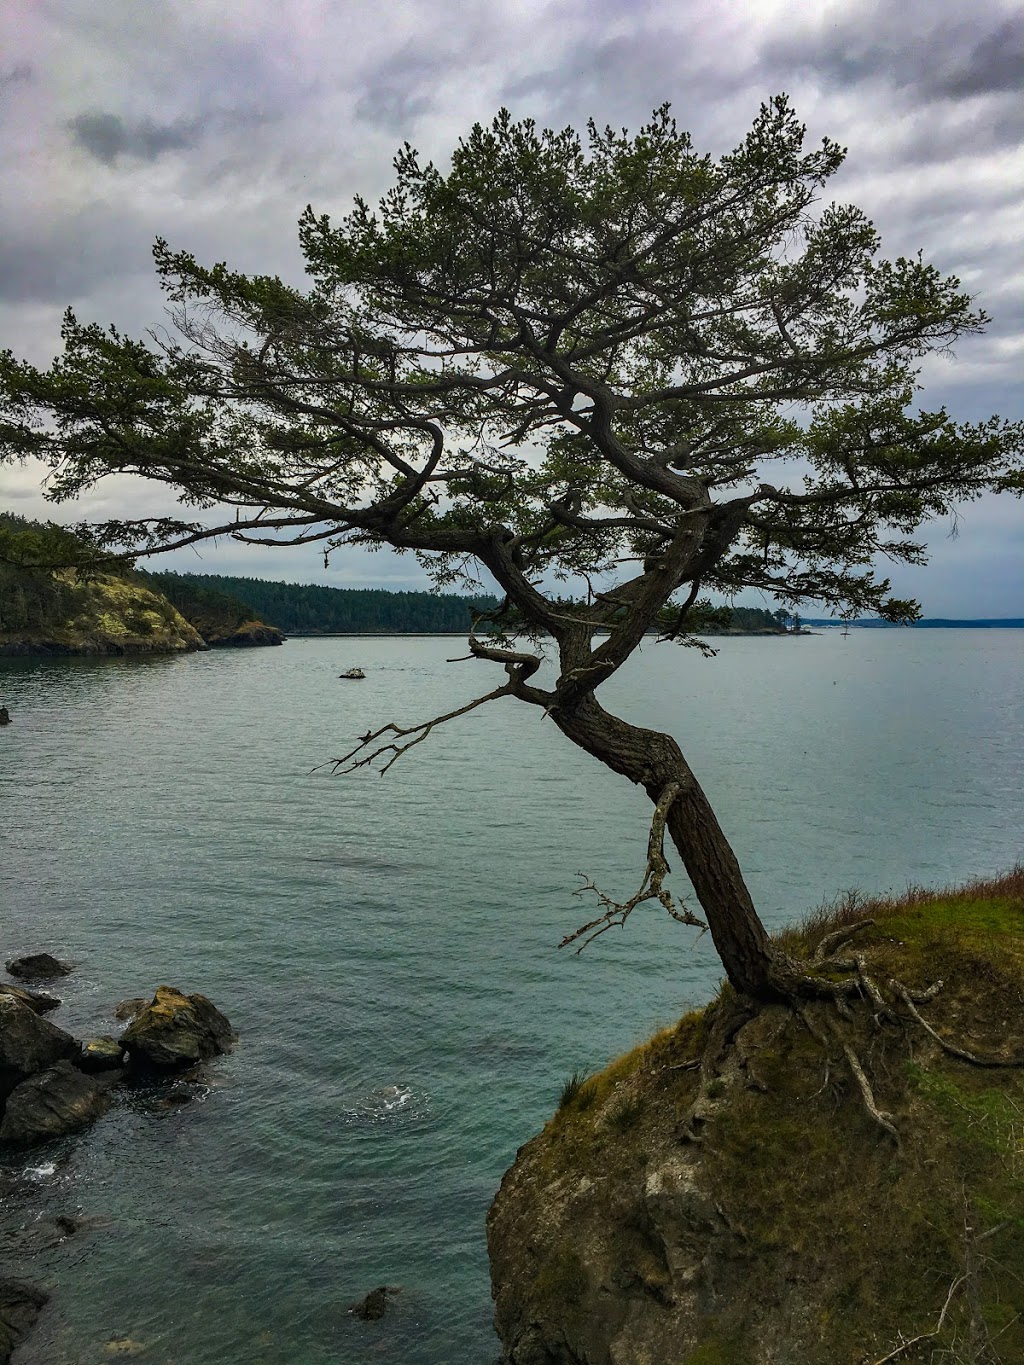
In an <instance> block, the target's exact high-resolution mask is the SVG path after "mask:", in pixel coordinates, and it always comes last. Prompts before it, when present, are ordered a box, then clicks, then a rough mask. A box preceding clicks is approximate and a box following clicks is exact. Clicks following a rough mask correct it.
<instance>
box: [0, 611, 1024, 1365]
mask: <svg viewBox="0 0 1024 1365" xmlns="http://www.w3.org/2000/svg"><path fill="white" fill-rule="evenodd" d="M460 652H462V650H461V648H460V645H459V642H458V641H455V640H438V639H425V638H418V639H409V638H405V639H372V640H367V639H360V640H351V639H349V640H342V639H332V640H319V641H311V640H296V641H292V642H290V643H289V644H288V645H286V646H285V647H284V648H282V649H263V650H256V651H252V652H245V651H242V652H223V653H211V654H205V655H194V656H189V657H185V658H158V659H148V660H116V659H112V660H94V661H91V660H68V661H52V662H50V661H32V662H29V661H16V660H0V702H2V703H6V704H7V705H8V706H9V707H10V710H11V714H12V716H13V719H14V724H13V725H11V726H10V727H9V728H7V729H6V730H4V731H0V801H2V808H0V931H2V932H0V948H2V949H3V952H2V954H0V955H2V956H3V957H7V956H10V955H11V953H13V952H16V951H22V950H25V951H27V950H34V949H42V948H46V949H49V950H50V951H54V952H57V953H59V954H62V955H66V956H69V957H71V958H72V959H74V960H75V961H76V962H77V963H78V970H77V971H76V973H75V975H74V976H72V977H70V978H68V980H67V982H66V983H62V991H61V993H62V994H63V996H64V998H65V1006H64V1008H63V1010H62V1011H61V1012H60V1013H59V1014H58V1015H56V1016H55V1021H56V1022H58V1023H61V1024H62V1025H63V1026H64V1027H66V1028H69V1029H71V1030H72V1031H74V1032H76V1033H77V1034H83V1033H95V1032H108V1031H112V1030H113V1029H115V1028H116V1027H117V1026H116V1025H115V1024H114V1022H113V1020H112V1017H111V1011H112V1008H113V1006H114V1004H115V1003H116V1002H117V1001H118V1000H120V999H122V998H123V997H125V996H128V995H137V994H146V993H148V992H150V991H151V990H152V989H153V988H154V987H155V986H156V985H158V984H160V983H161V982H168V983H170V984H173V985H177V986H181V987H182V988H184V989H186V990H189V991H192V990H199V991H202V992H204V993H205V994H207V995H209V996H210V997H211V998H212V999H213V1000H214V1001H215V1003H217V1004H218V1005H219V1006H220V1007H221V1008H222V1009H223V1010H224V1011H225V1012H226V1013H227V1014H228V1015H229V1016H230V1018H231V1020H232V1022H233V1023H234V1025H235V1026H236V1028H238V1030H239V1032H240V1034H241V1040H240V1043H239V1046H238V1048H237V1049H236V1051H235V1052H234V1053H233V1054H232V1055H231V1056H230V1057H228V1058H224V1059H220V1060H219V1061H218V1062H217V1063H216V1064H215V1065H214V1066H213V1067H212V1068H211V1072H210V1081H211V1084H210V1087H209V1092H208V1094H206V1095H205V1097H204V1098H203V1100H202V1101H201V1102H199V1103H194V1104H192V1105H190V1106H187V1107H185V1108H183V1109H181V1110H180V1111H178V1112H176V1113H168V1114H167V1115H166V1116H163V1117H158V1116H157V1115H156V1114H155V1113H153V1112H151V1111H147V1110H146V1109H145V1108H144V1107H142V1106H140V1105H138V1104H131V1103H128V1102H122V1103H119V1104H117V1105H115V1107H114V1108H113V1109H112V1111H111V1112H110V1114H109V1115H108V1116H107V1117H106V1118H104V1119H103V1120H101V1121H100V1123H99V1124H98V1125H97V1126H96V1127H95V1128H94V1129H93V1130H92V1131H91V1132H90V1133H88V1134H87V1135H85V1136H84V1137H82V1138H79V1139H78V1140H76V1141H70V1142H68V1143H65V1144H59V1145H56V1146H54V1147H52V1148H49V1149H46V1150H44V1151H42V1152H39V1153H34V1154H33V1155H32V1157H31V1160H22V1161H16V1162H13V1163H12V1162H8V1163H7V1164H8V1166H9V1167H12V1168H13V1169H15V1170H16V1171H18V1172H25V1171H26V1168H28V1167H31V1168H33V1169H32V1170H31V1171H29V1172H28V1173H27V1174H26V1180H27V1181H28V1182H30V1185H31V1190H32V1195H31V1198H32V1202H33V1206H34V1207H37V1208H39V1209H43V1210H45V1211H48V1212H60V1211H72V1212H74V1211H76V1210H78V1211H80V1212H82V1213H83V1214H85V1215H88V1216H90V1217H92V1218H96V1219H97V1220H100V1221H99V1225H98V1226H97V1227H96V1230H95V1231H93V1232H90V1233H83V1234H80V1235H79V1236H78V1237H76V1238H73V1239H71V1241H69V1242H68V1243H67V1245H66V1247H65V1248H64V1249H62V1250H61V1251H59V1252H54V1253H50V1254H49V1259H47V1258H46V1257H45V1256H44V1257H41V1258H40V1259H39V1260H38V1261H37V1263H36V1266H35V1270H34V1272H33V1273H36V1274H38V1275H40V1276H43V1277H46V1276H49V1278H50V1281H51V1283H53V1284H55V1285H56V1286H57V1293H56V1296H55V1301H54V1308H53V1311H52V1312H51V1313H50V1315H49V1320H48V1323H47V1326H46V1329H45V1331H44V1332H43V1333H42V1334H41V1335H40V1336H39V1337H37V1338H36V1340H35V1343H34V1344H33V1345H32V1347H31V1348H30V1350H29V1351H27V1352H26V1353H25V1359H26V1360H27V1361H31V1360H37V1361H44V1360H45V1361H47V1362H49V1363H50V1365H57V1363H58V1362H68V1363H71V1362H74V1365H79V1363H81V1365H85V1363H86V1362H89V1365H93V1362H96V1361H97V1360H99V1359H101V1358H103V1357H102V1345H103V1343H105V1342H107V1341H108V1339H109V1338H110V1337H111V1336H119V1335H127V1336H129V1337H131V1338H133V1339H134V1340H136V1341H138V1342H140V1343H143V1344H144V1345H145V1346H146V1347H147V1350H146V1352H145V1354H144V1355H142V1356H141V1357H140V1358H141V1359H144V1360H146V1361H153V1362H159V1365H164V1362H176V1365H242V1363H243V1362H244V1363H245V1365H257V1363H259V1362H262V1363H263V1365H363V1363H364V1362H368V1361H374V1360H378V1359H379V1360H381V1361H394V1362H397V1363H398V1365H490V1362H492V1361H493V1360H494V1359H495V1358H496V1356H497V1354H498V1352H497V1346H496V1339H495V1338H494V1336H493V1332H492V1329H491V1308H490V1301H489V1292H488V1280H487V1262H486V1250H485V1242H484V1218H485V1215H486V1211H487V1207H488V1204H489V1202H490V1200H491V1198H492V1196H493V1193H494V1190H495V1188H496V1186H497V1183H498V1181H499V1180H500V1177H501V1174H502V1172H503V1171H504V1170H505V1169H506V1168H507V1166H508V1165H509V1164H510V1163H511V1161H512V1159H513V1157H514V1155H515V1150H516V1147H517V1146H518V1145H519V1144H520V1143H522V1142H523V1141H525V1140H526V1138H528V1137H529V1136H530V1135H531V1134H532V1133H533V1132H535V1131H536V1130H537V1129H538V1128H539V1127H540V1126H541V1125H542V1123H543V1122H544V1120H545V1119H546V1117H547V1116H548V1115H549V1114H550V1112H551V1110H552V1107H553V1105H554V1104H555V1102H556V1099H557V1095H558V1091H559V1088H560V1085H561V1082H562V1081H563V1080H564V1078H565V1077H566V1076H567V1075H568V1074H569V1073H570V1072H571V1071H572V1070H573V1069H574V1068H579V1069H592V1068H594V1067H597V1066H599V1065H601V1064H603V1063H604V1062H605V1061H606V1060H608V1059H609V1058H610V1057H612V1056H614V1055H616V1054H618V1053H620V1052H622V1051H623V1050H625V1049H626V1048H628V1047H630V1046H632V1045H633V1044H634V1043H635V1042H637V1041H638V1040H640V1039H641V1038H643V1037H645V1036H647V1035H648V1034H649V1033H650V1032H651V1031H652V1030H653V1029H655V1028H656V1027H658V1026H660V1025H662V1024H664V1023H667V1022H669V1021H671V1020H672V1019H674V1018H675V1017H676V1016H677V1015H678V1014H679V1013H680V1012H682V1011H683V1010H685V1009H686V1008H688V1007H690V1006H693V1005H695V1004H698V1003H701V1002H702V1001H704V1000H705V999H706V998H707V997H708V995H709V994H710V993H711V991H712V990H713V988H714V986H715V984H716V982H717V980H718V978H719V975H720V971H719V968H718V964H717V961H716V959H715V957H714V954H713V950H712V949H711V947H710V944H709V942H708V941H707V939H706V938H705V939H703V940H701V941H700V942H698V943H697V944H696V945H694V943H693V937H692V933H691V932H690V931H687V930H684V929H683V928H682V927H681V926H678V925H675V924H673V923H672V922H670V921H669V920H667V918H665V917H664V916H662V917H660V918H659V916H658V914H656V913H655V912H654V911H649V912H644V911H638V912H637V914H636V915H635V916H634V917H633V919H632V921H631V922H630V925H629V927H628V929H627V930H626V931H625V932H623V933H612V934H607V935H605V936H604V937H603V938H602V939H600V940H599V941H598V942H597V943H595V944H594V945H593V946H592V947H590V948H589V949H588V950H587V952H586V953H584V954H583V955H582V956H581V957H571V956H566V955H565V953H564V952H562V953H559V952H558V951H556V947H555V945H556V944H557V942H558V940H559V938H560V937H561V936H562V934H563V933H564V932H565V931H566V930H567V929H569V928H572V927H575V925H576V924H578V923H580V922H581V921H582V920H583V919H584V918H589V913H588V911H590V907H589V906H588V905H587V904H585V903H581V902H578V901H574V900H573V899H572V896H571V894H570V893H571V891H572V888H573V887H574V886H575V885H576V875H575V874H576V873H577V872H579V871H585V872H586V873H587V874H588V875H589V876H592V877H593V878H594V879H595V880H596V881H597V882H598V883H599V884H600V885H601V886H603V887H606V888H607V889H608V890H610V891H612V892H614V893H616V894H618V893H622V894H623V895H628V894H629V893H630V892H631V891H632V890H634V889H635V884H636V881H637V878H638V876H639V873H640V870H641V867H642V863H643V855H644V844H645V839H646V830H647V821H648V817H649V811H648V808H647V805H646V802H645V799H644V798H643V796H642V795H641V794H639V793H637V792H636V791H634V790H633V789H632V788H631V787H629V785H628V784H626V783H625V782H624V781H623V780H622V779H620V778H617V777H615V776H614V775H612V774H610V773H607V772H605V771H604V770H602V769H601V768H600V767H599V766H598V765H597V764H596V763H594V762H593V761H592V760H590V759H588V758H587V757H586V756H585V755H583V754H581V753H578V752H577V751H575V750H573V749H572V748H571V747H570V746H569V744H568V743H567V742H566V741H565V740H563V739H562V738H561V736H559V735H558V734H557V732H556V731H555V730H554V728H553V727H552V725H551V723H550V721H545V720H544V719H543V718H542V717H541V716H540V715H539V714H535V713H534V712H533V711H532V710H530V709H529V708H526V707H523V706H519V705H517V704H515V703H513V702H510V701H501V702H498V703H496V704H494V705H491V706H488V707H487V708H485V709H484V710H482V711H481V712H478V713H475V714H473V715H470V716H468V717H465V718H463V719H462V720H460V721H457V722H455V723H454V724H452V725H451V726H448V727H445V728H444V729H442V730H440V731H438V732H436V733H435V734H434V735H433V736H432V737H431V738H430V740H429V741H428V742H427V743H426V744H424V745H421V746H420V747H419V748H417V749H416V750H414V751H413V752H412V753H410V754H409V755H408V756H407V757H406V758H405V759H403V760H402V761H401V762H400V763H399V764H398V765H397V766H396V767H395V768H394V769H392V771H391V772H390V773H389V774H388V775H387V777H385V778H384V779H383V780H381V779H380V778H378V777H377V776H375V775H374V774H370V773H361V774H355V775H353V776H349V777H346V778H337V777H332V776H330V774H329V772H328V771H327V770H321V771H319V772H314V773H312V774H311V773H310V769H312V768H313V767H314V766H315V765H317V764H319V763H322V762H323V761H324V760H325V759H328V758H330V757H332V756H333V755H336V754H338V753H341V752H343V751H344V750H345V749H347V748H348V747H350V746H351V743H352V742H353V737H354V736H357V735H358V734H359V733H361V732H363V731H365V730H366V729H368V728H370V727H373V726H376V725H378V724H380V723H381V722H382V721H384V720H387V719H396V720H398V721H400V722H408V721H413V720H417V719H421V718H425V717H428V716H430V715H432V714H434V713H435V712H437V711H441V710H447V709H449V708H450V707H452V706H453V705H456V704H458V703H459V702H460V701H462V700H464V699H468V698H469V697H470V696H472V695H473V694H474V693H476V692H480V691H485V690H487V688H488V687H490V686H492V685H493V682H492V681H491V677H492V673H491V672H490V671H489V670H488V668H487V666H484V665H480V664H477V663H457V664H446V663H445V662H444V661H445V658H446V656H448V655H451V654H457V653H460ZM353 665H360V666H362V667H363V668H365V669H366V671H367V675H368V677H367V681H366V682H364V683H352V682H342V681H339V680H338V678H337V674H338V673H339V672H340V671H341V670H342V669H343V668H348V667H350V666H353ZM604 696H605V700H606V703H607V704H608V705H609V706H610V707H611V708H612V709H615V710H618V711H619V712H620V713H621V714H624V715H625V716H627V717H628V718H629V719H633V720H636V721H639V722H641V723H647V724H652V725H657V726H659V727H662V728H666V729H669V730H671V731H672V732H673V733H675V734H676V735H677V736H678V738H679V739H680V740H681V742H682V744H683V749H684V752H686V753H687V755H688V757H689V759H690V761H691V763H692V765H693V766H694V768H695V770H696V771H697V773H698V775H699V776H700V778H701V780H702V781H703V782H704V785H705V787H706V789H707V791H708V794H709V796H710V797H711V799H712V801H713V802H714V804H715V806H716V808H717V810H718V813H719V816H720V819H721V821H722V824H723V826H724V827H725V829H726V831H727V832H728V833H729V835H730V836H731V838H732V839H733V841H734V844H735V846H736V848H737V851H738V853H739V855H740V859H741V862H742V863H743V865H744V868H745V870H746V872H747V874H748V878H749V881H750V883H751V886H752V889H753V891H754V893H755V899H756V900H757V902H758V904H759V905H760V907H761V909H762V913H763V915H764V917H765V918H766V920H767V921H768V922H769V923H770V924H772V925H778V924H781V923H783V922H786V921H789V920H792V919H794V918H798V917H799V916H800V915H802V914H803V913H805V912H806V911H807V910H809V909H811V908H812V907H814V906H815V905H817V904H818V903H820V902H821V901H822V900H823V899H824V898H826V897H829V896H832V895H834V894H835V893H837V892H839V891H842V890H843V889H846V888H849V887H854V886H856V887H858V888H860V889H862V890H864V891H868V892H871V891H884V890H887V889H890V888H892V889H897V890H899V889H902V888H903V887H905V886H906V884H907V883H908V882H919V883H926V884H931V885H935V884H939V883H943V882H947V881H957V880H963V879H964V878H966V877H969V876H973V875H980V874H988V873H993V872H996V871H999V870H1002V869H1005V868H1006V867H1008V866H1010V865H1011V864H1013V863H1014V862H1015V861H1018V860H1020V859H1021V858H1024V782H1022V780H1021V779H1022V769H1024V763H1022V751H1024V631H1009V630H1008V631H986V632H982V631H926V632H909V631H908V632H896V631H892V632H885V631H872V632H860V633H858V632H854V633H853V634H851V635H850V636H849V638H847V639H843V638H842V637H841V636H840V635H839V634H838V632H827V633H823V634H821V635H818V636H815V637H811V638H802V639H736V640H725V641H723V642H722V648H721V653H720V655H719V657H718V658H717V659H715V660H713V661H710V662H708V661H704V660H702V659H700V658H699V657H698V656H696V655H695V654H694V653H693V652H692V651H685V650H677V649H674V648H672V647H670V646H660V647H655V646H653V645H651V646H648V647H645V649H644V650H643V651H642V655H641V657H640V658H638V659H637V660H635V661H634V662H633V663H632V664H631V666H630V667H629V668H628V669H627V670H625V671H624V672H623V674H622V675H620V676H619V677H618V678H616V679H614V680H613V682H612V683H611V684H610V685H609V686H608V687H606V688H605V689H604ZM591 913H592V912H591ZM23 1206H24V1205H23V1204H17V1205H16V1209H18V1210H20V1209H21V1208H22V1207H23ZM382 1283H390V1284H400V1285H402V1286H403V1287H404V1288H403V1293H402V1294H401V1296H399V1297H397V1298H395V1299H394V1300H393V1301H392V1308H391V1310H389V1313H388V1315H387V1316H386V1317H385V1319H384V1320H383V1321H382V1322H379V1323H376V1324H366V1323H362V1322H359V1321H357V1320H355V1319H352V1318H350V1317H348V1316H347V1315H346V1312H345V1310H346V1308H347V1307H348V1305H349V1304H350V1303H351V1302H352V1301H353V1300H354V1299H356V1298H357V1297H359V1296H361V1295H362V1294H363V1293H365V1292H366V1291H367V1290H369V1289H370V1288H372V1287H374V1286H375V1285H377V1284H382Z"/></svg>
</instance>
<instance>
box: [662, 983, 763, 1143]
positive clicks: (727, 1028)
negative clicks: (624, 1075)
mask: <svg viewBox="0 0 1024 1365" xmlns="http://www.w3.org/2000/svg"><path fill="white" fill-rule="evenodd" d="M758 1012H759V1009H758V1006H757V1005H756V1004H755V1003H754V1002H753V1001H750V1000H745V999H743V998H742V997H740V998H739V999H735V1000H729V1001H723V1002H720V1003H719V1005H718V1007H717V1010H716V1014H715V1018H714V1022H713V1023H712V1025H711V1032H710V1033H709V1035H708V1040H707V1043H706V1044H705V1045H704V1051H703V1053H702V1054H701V1056H700V1058H699V1059H698V1060H697V1065H699V1067H700V1080H699V1081H698V1084H697V1093H696V1095H695V1096H694V1099H693V1103H692V1104H691V1105H690V1108H689V1111H688V1113H687V1115H686V1117H685V1118H684V1119H683V1120H682V1121H681V1122H680V1124H679V1126H678V1128H677V1129H676V1135H677V1137H678V1138H679V1141H680V1142H700V1141H701V1134H700V1128H701V1127H702V1126H703V1124H704V1123H705V1122H706V1121H707V1119H708V1118H709V1117H710V1113H709V1110H710V1107H711V1105H712V1103H713V1098H714V1097H713V1095H712V1093H711V1092H712V1087H713V1086H714V1085H715V1084H716V1083H719V1078H720V1073H721V1067H722V1063H723V1062H724V1060H725V1058H726V1057H727V1055H728V1053H729V1051H730V1049H731V1047H732V1044H733V1040H734V1039H735V1037H736V1035H737V1033H739V1031H740V1029H741V1028H742V1027H743V1025H744V1024H748V1023H749V1022H750V1021H751V1019H753V1018H755V1017H756V1015H757V1014H758ZM685 1069H686V1070H691V1069H694V1068H693V1066H692V1064H691V1063H686V1064H685Z"/></svg>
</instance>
